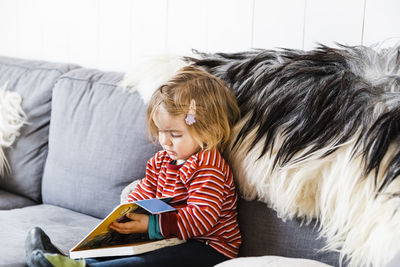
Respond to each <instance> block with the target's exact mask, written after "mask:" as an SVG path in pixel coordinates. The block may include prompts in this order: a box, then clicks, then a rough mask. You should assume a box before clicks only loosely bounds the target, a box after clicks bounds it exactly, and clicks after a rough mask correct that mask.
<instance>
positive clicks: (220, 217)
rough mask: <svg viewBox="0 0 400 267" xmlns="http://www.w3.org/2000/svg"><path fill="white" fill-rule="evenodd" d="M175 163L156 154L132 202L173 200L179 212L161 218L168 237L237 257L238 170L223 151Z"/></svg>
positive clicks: (150, 161)
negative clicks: (235, 178) (234, 171)
mask: <svg viewBox="0 0 400 267" xmlns="http://www.w3.org/2000/svg"><path fill="white" fill-rule="evenodd" d="M171 162H172V159H171V158H170V157H169V156H168V153H167V152H165V151H160V152H158V153H156V155H155V156H154V157H153V158H151V159H150V160H149V161H148V162H147V168H146V177H144V178H143V179H142V180H141V181H140V182H139V183H138V185H137V186H136V188H135V190H134V191H133V192H132V193H131V194H130V195H129V196H128V200H129V201H136V200H142V199H149V198H161V197H172V200H171V201H170V202H169V204H170V205H171V206H173V207H175V208H177V210H178V211H177V212H170V213H163V214H161V215H159V226H160V230H161V234H162V235H163V236H164V237H165V238H170V237H179V238H181V239H184V240H186V239H189V238H192V239H197V240H202V241H205V242H206V243H207V244H209V245H210V246H211V247H212V248H214V249H215V250H217V251H218V252H220V253H222V254H224V255H226V256H228V257H230V258H234V257H237V255H238V252H239V246H240V244H241V235H240V230H239V225H238V221H237V200H238V197H237V194H236V190H235V184H234V181H233V177H232V172H231V170H230V168H229V166H228V164H227V163H226V162H225V160H224V159H223V157H222V156H221V154H220V153H219V151H218V150H211V151H200V152H198V153H196V154H194V155H192V156H191V157H190V158H189V159H188V160H187V161H186V163H185V164H183V165H173V164H171Z"/></svg>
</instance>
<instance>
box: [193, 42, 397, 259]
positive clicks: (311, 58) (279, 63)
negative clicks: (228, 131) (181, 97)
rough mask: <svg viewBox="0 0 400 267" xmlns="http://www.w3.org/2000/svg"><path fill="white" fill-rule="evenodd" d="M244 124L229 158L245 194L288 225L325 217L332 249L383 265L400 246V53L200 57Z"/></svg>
mask: <svg viewBox="0 0 400 267" xmlns="http://www.w3.org/2000/svg"><path fill="white" fill-rule="evenodd" d="M200 55H201V57H202V58H201V59H190V58H189V60H191V61H192V62H194V63H195V65H197V66H200V67H202V68H204V69H205V70H207V71H209V72H210V73H212V74H214V75H216V76H218V77H220V78H222V79H223V80H225V81H226V82H227V83H228V85H229V86H230V87H231V88H233V90H234V92H235V94H236V96H237V99H238V103H239V106H240V108H241V113H242V120H241V121H240V122H239V123H238V124H237V125H236V127H235V130H234V135H233V138H232V143H231V147H230V152H228V153H226V155H229V161H230V163H231V165H232V167H233V170H234V173H235V177H236V178H237V179H238V181H237V183H238V186H239V188H240V191H241V194H242V195H243V196H244V197H245V198H246V199H248V200H251V199H255V198H257V199H259V200H261V201H264V202H266V203H268V204H269V205H270V206H271V207H273V208H274V209H275V210H277V212H278V215H279V216H281V217H282V218H283V219H288V218H293V217H300V218H304V219H305V220H306V221H307V222H309V221H311V219H313V218H316V219H317V220H319V222H320V223H321V229H320V230H321V235H323V236H325V237H326V238H327V241H328V244H327V247H326V249H331V250H339V251H340V253H341V257H342V260H344V259H345V260H346V261H348V263H349V265H351V266H382V265H384V264H385V263H386V262H387V261H388V260H390V258H391V257H392V256H393V255H394V254H395V253H396V252H397V250H398V240H400V214H399V212H397V211H398V209H399V207H400V198H399V195H400V179H398V177H399V174H400V93H399V90H400V70H399V68H400V55H399V48H398V47H394V48H390V49H383V50H380V51H376V50H374V49H373V48H369V47H362V46H359V47H345V46H339V48H330V47H326V46H322V45H321V46H319V47H318V48H317V49H315V50H313V51H309V52H305V51H299V50H289V49H282V50H254V51H249V52H243V53H232V54H223V53H218V54H200Z"/></svg>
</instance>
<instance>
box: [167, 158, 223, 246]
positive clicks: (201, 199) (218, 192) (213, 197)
mask: <svg viewBox="0 0 400 267" xmlns="http://www.w3.org/2000/svg"><path fill="white" fill-rule="evenodd" d="M188 183H189V186H188V193H189V197H188V199H187V205H186V206H185V207H183V208H180V209H178V211H177V212H172V213H164V214H161V215H160V216H159V224H160V226H161V227H160V230H161V234H162V235H163V236H164V237H165V238H170V237H179V238H180V239H184V240H186V239H189V238H191V237H196V236H203V235H205V234H208V233H209V232H210V230H211V229H212V228H213V227H214V226H215V224H216V223H217V221H218V220H219V217H220V215H221V211H222V204H223V196H224V185H225V179H224V175H223V173H222V172H221V170H219V169H218V168H216V167H213V166H210V167H208V166H207V167H202V168H201V169H199V170H198V171H197V172H195V173H194V174H193V176H192V177H191V178H190V179H188Z"/></svg>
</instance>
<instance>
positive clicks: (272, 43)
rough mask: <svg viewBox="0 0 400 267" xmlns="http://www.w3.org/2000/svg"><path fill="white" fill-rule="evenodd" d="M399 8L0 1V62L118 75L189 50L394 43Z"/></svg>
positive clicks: (399, 33) (298, 0)
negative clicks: (1, 58)
mask: <svg viewBox="0 0 400 267" xmlns="http://www.w3.org/2000/svg"><path fill="white" fill-rule="evenodd" d="M399 14H400V1H399V0H68V1H67V0H0V55H5V56H15V57H23V58H34V59H43V60H51V61H61V62H73V63H78V64H81V65H83V66H85V67H94V68H101V69H103V70H115V71H126V70H129V67H130V66H131V65H132V64H133V62H134V61H135V59H137V58H138V57H141V56H143V55H151V54H159V53H163V52H173V53H178V54H182V53H187V52H189V51H190V49H191V48H195V49H198V50H201V51H209V52H217V51H222V52H231V51H240V50H247V49H250V48H276V47H289V48H299V49H312V48H313V47H315V44H316V43H317V42H321V43H323V44H327V45H333V44H334V42H335V41H336V42H340V43H343V44H348V45H359V44H364V45H370V44H373V43H377V42H383V41H385V44H389V43H391V44H394V43H395V42H399V41H400V19H399Z"/></svg>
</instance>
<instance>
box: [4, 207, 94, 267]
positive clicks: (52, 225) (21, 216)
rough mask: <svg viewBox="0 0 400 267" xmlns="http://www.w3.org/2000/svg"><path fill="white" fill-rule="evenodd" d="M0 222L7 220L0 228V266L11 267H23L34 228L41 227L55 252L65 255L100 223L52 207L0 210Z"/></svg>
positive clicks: (82, 215)
mask: <svg viewBox="0 0 400 267" xmlns="http://www.w3.org/2000/svg"><path fill="white" fill-rule="evenodd" d="M0 218H6V219H7V223H5V222H3V223H2V224H1V227H0V236H1V239H0V247H1V249H0V259H1V264H0V265H1V266H13V267H16V266H26V264H25V254H24V243H25V238H26V236H27V233H28V232H29V230H30V229H32V228H33V227H35V226H39V227H41V228H42V229H43V230H44V231H45V232H46V233H47V234H48V235H49V237H50V239H51V240H52V241H53V243H54V244H56V246H57V247H58V248H60V249H61V250H62V251H63V252H65V253H68V251H69V249H71V248H72V247H73V246H74V245H76V243H78V242H79V241H80V240H81V239H82V238H83V237H85V236H86V235H87V234H88V233H89V231H90V230H92V228H94V227H95V226H96V225H97V224H98V223H99V222H100V220H99V219H96V218H93V217H91V216H87V215H84V214H80V213H77V212H74V211H71V210H67V209H64V208H60V207H56V206H52V205H36V206H30V207H25V208H21V209H14V210H0ZM0 221H2V219H0Z"/></svg>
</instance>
